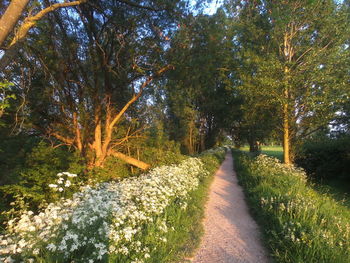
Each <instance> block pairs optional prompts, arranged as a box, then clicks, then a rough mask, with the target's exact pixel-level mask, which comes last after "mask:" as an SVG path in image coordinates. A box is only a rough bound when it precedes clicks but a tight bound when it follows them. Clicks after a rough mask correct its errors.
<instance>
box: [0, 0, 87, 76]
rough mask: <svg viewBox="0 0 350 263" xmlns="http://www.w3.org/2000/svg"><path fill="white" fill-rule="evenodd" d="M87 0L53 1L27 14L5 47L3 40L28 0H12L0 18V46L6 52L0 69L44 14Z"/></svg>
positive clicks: (9, 60) (0, 60)
mask: <svg viewBox="0 0 350 263" xmlns="http://www.w3.org/2000/svg"><path fill="white" fill-rule="evenodd" d="M86 1H87V0H77V1H72V2H64V3H55V4H52V5H49V6H48V7H46V8H43V9H42V10H40V11H38V12H37V14H35V15H31V14H29V15H28V16H27V17H26V18H25V19H24V20H23V22H22V24H21V25H20V26H19V27H18V29H17V30H16V32H15V33H14V36H13V38H12V40H11V41H10V42H9V44H8V45H7V46H6V47H3V44H4V42H5V40H6V39H7V38H8V36H9V35H10V34H11V33H12V32H13V29H14V27H15V25H16V24H17V23H18V21H19V19H20V17H21V16H22V15H23V13H24V10H25V8H26V6H27V5H28V3H29V0H13V1H11V2H10V4H9V6H8V7H7V9H6V11H5V13H4V14H3V15H2V17H1V18H0V48H1V49H3V50H6V53H5V54H4V55H3V56H2V57H1V59H0V70H4V69H5V67H6V66H7V65H8V64H9V63H10V62H11V60H12V59H13V57H14V56H15V54H16V53H17V51H18V50H17V49H18V47H19V45H20V43H21V42H22V41H23V40H24V39H25V37H26V36H27V34H28V31H29V30H30V29H31V28H33V27H34V26H35V25H36V23H37V22H38V21H39V20H41V19H42V18H43V17H44V16H45V15H47V14H48V13H50V12H53V11H55V10H56V9H59V8H63V7H70V6H76V5H79V4H82V3H85V2H86Z"/></svg>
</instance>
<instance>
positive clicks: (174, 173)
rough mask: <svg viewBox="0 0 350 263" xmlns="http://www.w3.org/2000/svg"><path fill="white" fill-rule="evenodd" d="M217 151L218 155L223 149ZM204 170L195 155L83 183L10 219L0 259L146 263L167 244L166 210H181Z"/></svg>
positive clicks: (0, 240)
mask: <svg viewBox="0 0 350 263" xmlns="http://www.w3.org/2000/svg"><path fill="white" fill-rule="evenodd" d="M217 152H221V155H223V152H224V150H223V149H219V150H217ZM208 174H209V172H208V169H207V168H206V167H205V165H204V164H203V162H202V161H201V160H200V159H199V158H188V159H186V160H184V161H183V162H181V163H180V164H179V165H176V166H175V165H172V166H161V167H158V168H155V169H153V170H152V171H150V172H149V173H147V174H144V175H141V176H139V177H132V178H127V179H124V180H122V181H120V182H109V183H101V184H98V185H97V186H95V187H92V186H84V187H83V188H82V190H81V191H80V192H78V193H75V194H74V196H73V198H71V199H65V198H62V199H61V200H60V202H57V203H51V204H49V205H48V206H47V207H46V209H45V210H44V211H42V212H41V213H39V214H38V215H34V214H33V213H32V212H31V211H26V212H24V213H23V214H22V215H21V217H20V218H18V219H15V220H10V221H9V222H8V227H7V232H6V234H5V235H3V236H0V257H1V258H0V260H2V261H4V262H17V261H18V262H22V261H24V262H40V261H41V262H73V261H74V262H134V263H136V262H147V261H148V260H149V258H150V257H151V255H152V253H154V250H157V248H158V247H160V246H161V245H162V243H166V242H167V238H166V237H167V233H168V232H169V231H175V229H174V228H173V226H172V225H171V222H170V221H171V220H169V217H167V209H168V208H169V207H171V206H173V207H176V209H178V210H186V207H187V205H188V201H189V194H190V193H191V191H193V190H195V189H196V188H197V187H198V185H199V183H200V180H201V178H203V177H206V176H207V175H208ZM63 175H67V176H68V177H69V174H68V173H63V174H61V176H63ZM61 176H60V177H59V179H58V180H60V181H59V182H57V184H55V185H51V187H52V188H53V189H58V191H59V185H66V184H67V182H68V181H69V180H68V179H67V180H63V179H60V178H62V177H61ZM61 181H62V182H61ZM68 184H69V183H68Z"/></svg>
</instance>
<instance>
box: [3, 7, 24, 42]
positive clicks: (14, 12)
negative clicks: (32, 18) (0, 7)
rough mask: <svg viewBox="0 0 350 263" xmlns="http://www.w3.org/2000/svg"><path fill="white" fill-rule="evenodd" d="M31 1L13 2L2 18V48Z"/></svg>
mask: <svg viewBox="0 0 350 263" xmlns="http://www.w3.org/2000/svg"><path fill="white" fill-rule="evenodd" d="M28 3H29V0H12V1H11V2H10V4H9V6H8V7H7V9H6V11H5V13H4V15H3V16H2V17H1V18H0V46H3V44H4V41H5V40H6V38H7V36H8V35H9V34H10V33H11V32H12V31H13V29H14V27H15V25H16V24H17V22H18V20H19V18H20V16H21V15H22V13H23V11H24V9H25V8H26V6H27V4H28Z"/></svg>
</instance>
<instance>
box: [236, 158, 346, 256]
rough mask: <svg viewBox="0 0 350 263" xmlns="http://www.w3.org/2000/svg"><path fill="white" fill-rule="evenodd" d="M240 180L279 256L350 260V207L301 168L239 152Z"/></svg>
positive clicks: (268, 238)
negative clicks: (320, 190) (321, 189)
mask: <svg viewBox="0 0 350 263" xmlns="http://www.w3.org/2000/svg"><path fill="white" fill-rule="evenodd" d="M234 155H235V166H236V168H237V172H238V175H239V180H240V183H241V184H242V185H243V187H244V188H245V191H246V192H247V197H248V199H249V201H250V205H251V206H252V208H253V210H254V213H255V214H256V215H257V217H256V219H257V221H258V222H259V223H260V224H261V225H262V226H263V230H264V233H265V238H266V240H267V242H268V244H269V246H270V249H271V251H272V255H273V256H274V258H275V260H276V262H315V263H316V262H334V263H335V262H344V263H345V262H350V210H349V208H347V207H345V206H343V205H342V204H341V203H338V202H337V201H335V200H334V199H332V197H331V196H327V195H325V194H320V193H318V192H317V191H315V190H314V189H313V188H312V186H311V185H310V184H309V183H308V182H307V180H306V174H305V172H304V171H303V170H301V169H299V168H296V167H293V166H286V165H284V164H282V163H280V161H279V160H277V159H275V158H271V157H268V156H265V155H260V156H258V157H257V158H255V159H250V158H249V157H247V156H245V155H242V154H240V153H237V152H236V153H235V154H234Z"/></svg>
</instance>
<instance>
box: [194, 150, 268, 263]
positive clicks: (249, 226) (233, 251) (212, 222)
mask: <svg viewBox="0 0 350 263" xmlns="http://www.w3.org/2000/svg"><path fill="white" fill-rule="evenodd" d="M204 229H205V235H204V236H203V238H202V243H201V246H200V248H199V249H198V251H197V253H196V255H195V257H194V258H193V259H192V262H193V263H219V262H220V263H235V262H240V263H243V262H247V263H248V262H249V263H266V262H269V260H268V258H267V256H266V255H267V253H266V251H265V249H264V248H263V247H262V244H261V242H260V233H259V230H258V226H257V225H256V223H255V221H254V220H253V219H252V217H251V216H250V214H249V212H248V207H247V205H246V203H245V200H244V194H243V191H242V188H241V187H240V186H239V185H238V183H237V178H236V173H235V172H234V171H233V161H232V155H231V152H228V153H227V155H226V159H225V161H224V162H223V163H222V165H221V166H220V168H219V170H218V171H217V173H216V175H215V179H214V181H213V183H212V185H211V188H210V195H209V200H208V203H207V206H206V211H205V219H204Z"/></svg>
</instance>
